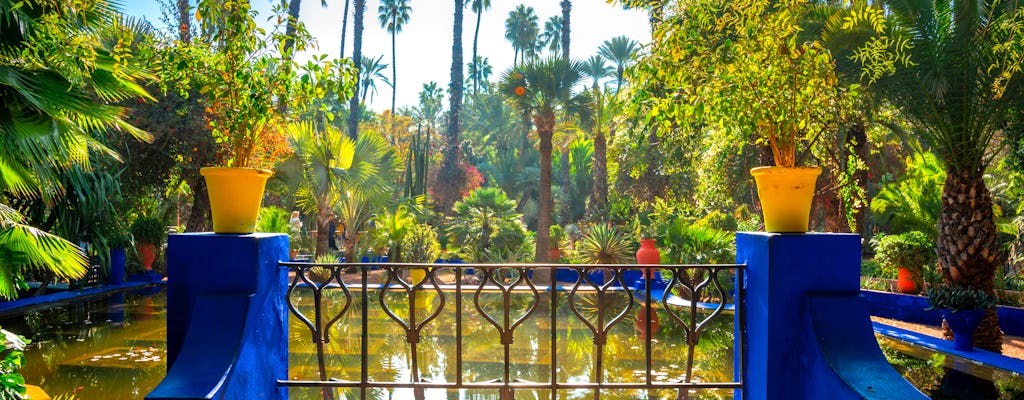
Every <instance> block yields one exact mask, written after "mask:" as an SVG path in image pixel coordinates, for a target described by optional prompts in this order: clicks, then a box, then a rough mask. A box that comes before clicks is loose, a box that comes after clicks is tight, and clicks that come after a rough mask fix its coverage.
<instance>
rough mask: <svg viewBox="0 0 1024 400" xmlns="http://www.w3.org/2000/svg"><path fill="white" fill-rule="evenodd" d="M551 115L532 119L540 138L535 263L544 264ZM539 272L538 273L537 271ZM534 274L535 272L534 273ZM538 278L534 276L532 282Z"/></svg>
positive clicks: (549, 204)
mask: <svg viewBox="0 0 1024 400" xmlns="http://www.w3.org/2000/svg"><path fill="white" fill-rule="evenodd" d="M550 114H551V115H539V116H536V117H534V124H536V125H537V136H539V137H540V144H539V145H538V146H539V147H540V187H539V188H538V189H537V190H538V191H539V192H540V193H539V194H540V196H539V197H540V204H539V207H538V212H537V246H536V254H535V255H534V257H535V258H536V262H539V263H546V262H549V261H551V260H550V259H549V257H548V248H549V243H548V241H549V240H550V239H551V232H550V231H549V229H550V228H551V210H552V209H553V208H554V206H555V205H554V203H553V202H552V201H551V136H552V134H553V130H554V125H555V123H554V120H555V116H554V113H553V112H552V113H550ZM538 272H539V271H538ZM534 273H535V274H536V272H534ZM539 279H540V278H538V277H536V276H534V280H536V281H538V282H543V280H539Z"/></svg>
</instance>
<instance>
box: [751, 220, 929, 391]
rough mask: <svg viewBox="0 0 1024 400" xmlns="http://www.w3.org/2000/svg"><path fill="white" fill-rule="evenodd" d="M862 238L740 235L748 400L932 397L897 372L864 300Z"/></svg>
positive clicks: (852, 236) (773, 234)
mask: <svg viewBox="0 0 1024 400" xmlns="http://www.w3.org/2000/svg"><path fill="white" fill-rule="evenodd" d="M860 240H861V239H860V236H858V235H851V234H827V233H826V234H818V233H807V234H777V233H751V232H739V233H737V234H736V262H737V263H741V264H746V265H747V268H746V270H745V272H744V281H743V282H741V285H742V287H743V296H742V301H743V306H744V307H745V309H744V310H743V313H742V317H741V316H740V314H737V318H742V320H739V321H737V324H736V326H737V327H744V328H745V329H744V330H743V331H741V332H738V333H737V335H738V336H739V335H742V337H743V346H742V347H740V348H737V353H738V354H737V356H741V357H742V360H743V370H742V371H737V374H741V375H742V379H743V383H744V390H743V392H742V393H738V394H737V396H736V397H737V398H741V397H742V399H744V400H793V399H808V400H811V399H830V400H844V399H901V400H911V399H927V397H926V396H924V395H923V394H921V392H920V391H918V390H917V389H915V388H914V387H913V386H912V385H910V383H908V382H907V381H906V380H904V379H903V378H902V377H901V376H900V375H899V373H897V372H896V370H894V369H893V368H892V367H891V366H890V365H889V363H888V362H887V361H886V359H885V357H884V356H883V355H882V351H881V349H879V347H878V343H877V342H876V340H875V337H874V333H873V329H872V327H871V320H870V318H869V316H868V312H867V310H868V308H867V302H866V301H865V300H864V299H863V298H862V297H860V294H859V293H860V255H861V247H860Z"/></svg>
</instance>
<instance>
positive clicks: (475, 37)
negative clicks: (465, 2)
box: [471, 4, 484, 96]
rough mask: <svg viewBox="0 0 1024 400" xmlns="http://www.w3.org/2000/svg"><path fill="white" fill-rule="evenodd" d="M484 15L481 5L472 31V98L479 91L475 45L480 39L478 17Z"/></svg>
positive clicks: (478, 67)
mask: <svg viewBox="0 0 1024 400" xmlns="http://www.w3.org/2000/svg"><path fill="white" fill-rule="evenodd" d="M483 13H484V8H483V4H481V5H480V12H478V13H476V30H474V31H473V58H472V59H471V60H472V61H471V62H472V63H473V65H474V69H475V70H474V71H473V96H476V95H477V92H478V91H479V90H480V66H479V65H477V64H476V44H477V40H478V38H479V37H480V17H481V16H482V15H483Z"/></svg>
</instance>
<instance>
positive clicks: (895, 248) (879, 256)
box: [871, 231, 935, 276]
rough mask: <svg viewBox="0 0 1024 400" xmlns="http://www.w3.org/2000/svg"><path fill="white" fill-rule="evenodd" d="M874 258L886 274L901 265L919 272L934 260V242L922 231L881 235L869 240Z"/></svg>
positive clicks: (889, 273) (892, 274)
mask: <svg viewBox="0 0 1024 400" xmlns="http://www.w3.org/2000/svg"><path fill="white" fill-rule="evenodd" d="M871 243H872V244H873V245H874V247H875V260H876V261H878V263H879V265H880V266H881V267H882V268H883V270H884V271H885V272H886V274H887V275H888V276H895V275H896V270H897V268H900V267H903V268H907V269H909V270H911V271H916V272H920V271H921V270H923V269H924V268H925V267H927V266H928V265H929V264H931V263H932V262H933V261H934V260H935V242H934V241H933V240H932V239H931V238H929V237H928V235H925V234H924V233H922V232H917V231H911V232H907V233H901V234H897V235H881V236H877V237H875V238H874V239H872V240H871Z"/></svg>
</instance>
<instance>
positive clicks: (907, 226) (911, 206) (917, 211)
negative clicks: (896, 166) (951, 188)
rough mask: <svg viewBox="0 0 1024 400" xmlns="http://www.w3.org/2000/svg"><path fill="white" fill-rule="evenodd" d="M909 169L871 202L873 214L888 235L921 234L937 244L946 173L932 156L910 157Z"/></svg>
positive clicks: (908, 160) (919, 154) (886, 184)
mask: <svg viewBox="0 0 1024 400" xmlns="http://www.w3.org/2000/svg"><path fill="white" fill-rule="evenodd" d="M906 166H907V170H906V172H905V173H904V174H903V176H902V177H901V178H900V179H899V180H897V181H895V182H887V183H885V184H884V185H883V186H882V189H881V190H879V191H878V194H877V195H875V197H874V198H873V199H872V200H871V212H872V213H874V217H875V221H877V222H878V224H880V225H881V226H882V227H883V229H885V230H886V231H889V232H906V231H920V232H924V233H925V234H927V235H928V237H930V238H932V239H933V240H934V238H935V237H936V236H937V235H938V231H937V228H936V221H938V218H939V213H940V212H941V211H942V186H943V185H944V184H945V182H946V172H945V170H944V168H943V166H942V163H941V162H939V160H938V158H937V157H935V155H933V154H931V153H917V154H915V155H913V156H911V157H907V163H906Z"/></svg>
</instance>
